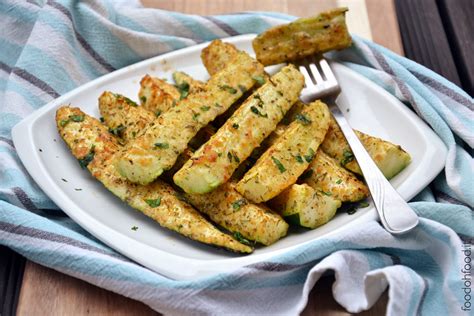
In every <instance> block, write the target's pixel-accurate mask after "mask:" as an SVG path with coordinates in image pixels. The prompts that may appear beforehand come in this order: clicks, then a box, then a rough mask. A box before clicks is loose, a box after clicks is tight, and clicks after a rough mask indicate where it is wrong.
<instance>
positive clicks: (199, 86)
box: [173, 71, 206, 94]
mask: <svg viewBox="0 0 474 316" xmlns="http://www.w3.org/2000/svg"><path fill="white" fill-rule="evenodd" d="M173 80H174V82H175V83H176V86H177V87H178V89H180V90H181V91H183V93H186V92H184V91H186V90H187V93H188V94H192V93H197V92H201V91H203V90H204V87H205V86H206V84H205V83H204V82H202V81H200V80H196V79H194V78H193V77H191V76H190V75H188V74H187V73H185V72H182V71H175V72H173Z"/></svg>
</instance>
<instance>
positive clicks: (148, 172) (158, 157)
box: [117, 52, 263, 184]
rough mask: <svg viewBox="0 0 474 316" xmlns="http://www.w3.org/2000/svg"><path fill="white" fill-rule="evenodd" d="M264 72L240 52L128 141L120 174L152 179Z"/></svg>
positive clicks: (136, 179) (142, 181) (119, 163)
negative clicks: (197, 90)
mask: <svg viewBox="0 0 474 316" xmlns="http://www.w3.org/2000/svg"><path fill="white" fill-rule="evenodd" d="M262 73H263V66H262V65H261V64H259V63H258V62H257V61H255V60H254V59H253V58H251V57H250V56H249V55H247V54H246V53H243V52H239V54H238V55H237V56H236V58H235V59H233V62H232V63H230V64H229V65H228V66H227V67H226V68H225V69H223V70H222V71H220V72H218V73H216V74H215V75H214V76H213V77H212V78H211V79H210V80H209V81H208V82H207V84H206V88H205V91H204V92H201V93H196V94H193V96H192V97H191V98H186V99H183V100H181V101H180V102H179V103H178V105H177V106H175V107H173V108H171V109H170V110H169V111H167V112H165V113H163V114H162V115H160V116H159V117H158V118H157V119H156V120H155V122H154V123H155V124H154V126H152V127H150V128H149V129H147V131H146V132H145V133H144V134H143V135H142V136H140V137H138V138H136V139H135V140H134V141H133V142H132V143H129V144H128V145H127V149H126V150H125V152H124V153H123V155H122V156H121V157H120V159H118V161H117V167H118V170H119V172H120V174H122V175H123V176H124V177H126V178H127V179H129V180H130V181H132V182H135V183H140V184H147V183H150V182H152V181H153V180H154V179H156V178H157V177H158V176H159V175H160V174H162V173H163V171H164V170H167V169H169V168H171V167H172V166H173V164H174V163H175V161H176V158H177V157H178V155H179V154H180V153H182V152H183V150H184V149H186V147H187V145H188V143H189V141H190V140H191V138H193V136H194V135H196V133H197V132H198V131H199V130H200V129H201V128H202V127H204V126H206V125H207V124H208V123H209V122H210V121H212V120H213V119H214V118H216V116H218V115H219V114H222V113H223V112H224V111H225V110H226V109H228V108H229V106H231V105H232V104H233V103H234V102H235V101H236V100H238V99H239V98H240V96H242V94H243V93H244V92H245V91H246V90H248V89H250V88H251V87H252V86H253V85H254V84H255V80H254V79H253V78H254V77H255V76H258V75H261V74H262Z"/></svg>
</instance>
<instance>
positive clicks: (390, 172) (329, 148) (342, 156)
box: [321, 117, 411, 180]
mask: <svg viewBox="0 0 474 316" xmlns="http://www.w3.org/2000/svg"><path fill="white" fill-rule="evenodd" d="M354 132H355V133H356V135H357V137H359V139H360V141H361V143H362V145H364V147H365V149H366V150H367V152H368V153H369V155H370V157H372V159H373V160H374V162H375V164H376V165H377V167H379V169H380V171H382V173H383V175H384V176H385V177H386V178H387V179H389V180H390V179H391V178H393V177H395V176H396V175H397V174H399V173H400V172H401V171H402V170H403V169H405V168H406V167H407V166H408V165H409V164H410V162H411V157H410V154H408V153H407V152H406V151H405V150H403V148H402V147H400V146H399V145H395V144H392V143H390V142H388V141H385V140H383V139H380V138H377V137H373V136H370V135H367V134H364V133H362V132H359V131H356V130H354ZM321 148H322V149H323V150H324V152H325V153H327V154H328V155H329V156H331V157H332V158H334V159H336V160H337V161H338V162H339V163H340V164H341V166H343V167H345V168H346V169H348V170H350V171H352V172H354V173H357V174H359V175H362V172H361V171H360V167H359V164H358V163H357V161H356V160H355V158H354V155H353V153H352V150H351V148H350V146H349V144H348V143H347V141H346V138H345V137H344V134H343V133H342V131H341V129H340V127H339V125H338V124H337V122H336V120H335V119H334V118H333V117H332V118H331V123H330V125H329V131H328V133H327V135H326V138H325V139H324V141H323V143H322V144H321Z"/></svg>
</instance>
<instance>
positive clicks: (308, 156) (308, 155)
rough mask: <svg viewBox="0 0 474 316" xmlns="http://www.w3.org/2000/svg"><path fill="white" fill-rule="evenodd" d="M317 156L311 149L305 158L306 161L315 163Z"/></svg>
mask: <svg viewBox="0 0 474 316" xmlns="http://www.w3.org/2000/svg"><path fill="white" fill-rule="evenodd" d="M315 155H316V153H315V152H314V150H313V148H310V149H309V151H308V154H307V155H305V156H304V159H305V160H306V161H307V162H311V161H313V159H314V156H315Z"/></svg>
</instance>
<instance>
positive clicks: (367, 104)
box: [12, 35, 447, 279]
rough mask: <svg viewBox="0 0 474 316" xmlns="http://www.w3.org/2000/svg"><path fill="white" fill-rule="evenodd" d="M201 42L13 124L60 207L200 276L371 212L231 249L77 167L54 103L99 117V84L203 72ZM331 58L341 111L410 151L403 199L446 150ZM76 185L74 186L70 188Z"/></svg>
mask: <svg viewBox="0 0 474 316" xmlns="http://www.w3.org/2000/svg"><path fill="white" fill-rule="evenodd" d="M253 37H254V35H244V36H237V37H233V38H228V39H226V41H228V42H230V43H233V44H235V45H236V46H237V47H238V48H239V49H243V50H246V51H247V52H250V53H252V54H253V52H252V45H251V41H252V39H253ZM206 45H207V44H206V43H205V44H201V45H197V46H194V47H189V48H186V49H182V50H179V51H175V52H172V53H169V54H165V55H162V56H158V57H155V58H151V59H149V60H146V61H143V62H140V63H137V64H135V65H132V66H129V67H126V68H124V69H120V70H117V71H115V72H113V73H111V74H108V75H106V76H103V77H101V78H98V79H96V80H94V81H91V82H89V83H87V84H85V85H83V86H81V87H79V88H77V89H75V90H74V91H71V92H69V93H67V94H65V95H64V96H62V97H60V98H58V99H56V100H54V101H52V102H50V103H49V104H47V105H45V106H43V107H42V108H41V109H39V110H38V111H36V112H35V113H33V114H31V115H30V116H28V117H27V118H26V119H24V120H23V121H22V122H20V123H19V124H18V125H16V126H15V127H14V128H13V131H12V134H13V141H14V143H15V148H16V149H17V152H18V154H19V156H20V158H21V160H22V162H23V164H24V165H25V167H26V169H27V170H28V172H29V173H30V174H31V176H32V177H33V179H34V180H35V181H36V182H37V183H38V185H39V186H40V187H41V188H42V189H43V190H44V192H45V193H46V194H47V195H48V196H49V197H50V198H51V199H52V200H53V201H54V202H55V203H56V204H57V205H58V206H59V207H60V208H61V209H63V210H64V212H66V213H67V214H68V215H69V216H70V217H71V218H72V219H74V220H75V221H76V222H77V223H78V224H79V225H81V226H82V227H83V228H84V229H86V230H87V231H89V232H90V233H91V234H93V235H94V236H96V237H97V238H98V239H100V240H101V241H103V242H104V243H106V244H107V245H109V246H110V247H112V248H114V249H116V250H117V251H119V252H121V253H122V254H124V255H125V256H127V257H129V258H131V259H133V260H135V261H137V262H138V263H140V264H142V265H144V266H146V267H148V268H150V269H152V270H154V271H156V272H159V273H161V274H163V275H165V276H168V277H170V278H174V279H191V278H196V277H202V276H207V275H211V274H214V273H217V272H223V271H229V270H232V269H235V268H238V267H241V266H244V265H247V264H251V263H255V262H259V261H262V260H267V259H269V258H270V257H272V256H274V255H277V254H281V253H282V252H286V251H288V250H290V249H292V248H294V247H297V246H298V245H301V244H303V243H307V242H310V241H312V240H314V239H316V238H319V237H322V236H327V235H328V234H330V233H331V234H332V233H334V232H336V231H338V230H340V229H344V228H347V227H353V226H355V225H358V224H360V223H362V222H366V221H369V220H371V219H374V218H376V212H375V210H374V208H373V207H372V206H371V207H368V208H365V209H360V210H359V211H358V212H357V213H355V214H354V215H348V214H345V213H342V214H338V215H337V216H336V217H335V218H334V219H333V220H332V221H330V222H329V223H328V224H326V225H324V226H322V227H320V228H317V229H314V230H311V231H299V232H291V233H290V234H289V235H288V236H287V237H285V238H283V239H282V240H280V241H278V242H277V243H275V244H274V245H271V246H269V247H262V248H258V249H256V250H255V252H254V253H253V254H251V255H247V256H238V255H235V254H232V253H229V252H226V251H224V250H220V249H215V248H213V247H210V246H206V245H202V244H200V243H198V242H195V241H192V240H188V239H186V238H184V237H182V236H180V235H178V234H177V233H174V232H171V231H169V230H167V229H164V228H161V227H160V226H159V225H158V224H157V223H155V222H154V221H153V220H151V219H149V218H147V217H146V216H144V215H142V214H141V213H140V212H138V211H135V210H133V209H132V208H130V207H128V206H127V205H126V204H124V203H122V202H121V201H120V200H119V199H118V198H116V197H115V196H114V195H112V194H111V193H110V192H108V191H107V190H106V189H105V188H104V187H103V186H102V185H101V184H100V183H99V182H98V181H96V180H95V179H93V178H92V176H91V175H90V174H89V173H88V172H86V171H84V170H82V169H81V168H80V167H79V164H78V163H77V161H76V159H75V158H74V157H73V156H72V155H71V153H70V152H69V150H68V149H67V148H66V145H65V144H64V143H63V141H62V140H61V138H60V137H59V135H58V132H57V130H56V124H55V120H54V117H55V112H56V109H57V108H58V107H59V106H61V105H63V104H69V103H70V104H72V105H74V106H78V107H80V108H81V109H82V110H84V111H85V112H87V113H89V114H92V115H94V116H95V117H99V111H98V108H97V98H98V97H99V95H100V94H101V93H102V92H103V91H104V90H111V91H114V92H117V93H122V94H124V95H127V96H129V97H131V98H132V99H137V93H138V89H139V81H140V79H141V77H143V76H144V75H145V74H146V73H148V74H151V75H154V76H159V77H165V78H167V79H168V80H171V73H172V71H173V70H177V69H179V70H182V71H185V72H187V73H189V74H190V75H192V76H193V77H195V78H197V79H202V80H205V79H207V77H208V75H207V72H206V70H205V68H204V67H203V66H202V63H201V60H200V53H201V50H202V49H203V48H204V47H205V46H206ZM332 66H333V70H334V72H335V73H336V76H337V78H338V80H339V82H340V84H341V87H342V91H343V93H344V94H345V95H346V96H347V97H348V99H349V100H350V108H351V111H350V112H348V113H347V116H348V119H349V121H350V123H351V124H352V126H353V127H354V128H356V129H359V130H361V131H363V132H366V133H368V134H371V135H374V136H378V137H381V138H383V139H386V140H389V141H391V142H394V143H396V144H400V145H401V146H402V147H403V148H404V149H405V150H407V151H408V152H409V153H410V155H411V156H412V158H413V161H412V163H411V164H410V165H409V166H408V167H407V168H406V169H405V170H404V171H403V172H401V173H400V174H399V175H397V176H396V177H395V178H394V179H393V180H392V181H391V182H392V184H393V185H394V186H395V187H396V188H397V190H398V192H400V194H401V195H402V196H403V197H404V198H405V199H407V200H408V199H410V198H412V197H413V196H415V195H416V194H417V193H418V192H420V191H421V190H422V189H423V188H424V187H425V186H426V185H427V184H428V183H429V182H431V181H432V180H433V178H434V177H435V176H436V175H437V174H438V173H439V172H440V171H441V170H442V168H443V166H444V162H445V158H446V153H447V151H446V148H445V146H444V144H443V143H442V142H441V140H440V139H439V138H438V137H437V136H436V135H435V134H434V133H433V132H432V131H431V129H430V128H429V127H428V126H427V125H426V124H425V123H424V122H423V121H422V120H420V119H419V118H418V117H417V116H416V115H415V114H414V113H412V112H411V111H410V110H409V109H407V107H406V106H405V105H403V104H402V103H401V102H400V101H398V100H397V99H396V98H394V97H393V96H392V95H390V94H389V93H387V92H385V91H384V90H382V89H381V88H379V87H378V86H376V85H375V84H374V83H372V82H370V81H369V80H367V79H365V78H363V77H362V76H360V75H358V74H357V73H355V72H354V71H352V70H350V69H349V68H346V67H344V66H343V65H340V64H337V63H333V64H332ZM40 149H41V151H40ZM62 179H66V180H67V182H64V181H63V180H62ZM76 188H80V189H82V190H81V191H76V190H75V189H76ZM132 226H137V227H138V230H137V231H133V230H131V227H132Z"/></svg>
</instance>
